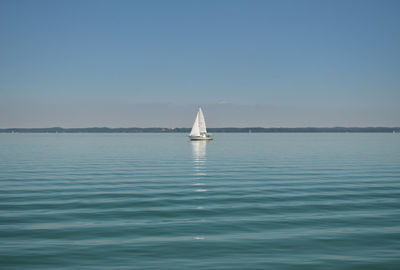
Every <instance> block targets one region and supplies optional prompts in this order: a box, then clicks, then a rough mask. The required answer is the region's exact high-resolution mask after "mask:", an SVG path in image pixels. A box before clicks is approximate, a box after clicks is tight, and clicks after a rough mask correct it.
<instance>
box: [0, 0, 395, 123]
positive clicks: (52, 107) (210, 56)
mask: <svg viewBox="0 0 400 270" xmlns="http://www.w3.org/2000/svg"><path fill="white" fill-rule="evenodd" d="M399 14H400V1H385V0H379V1H378V0H377V1H367V0H361V1H354V0H345V1H338V0H335V1H320V0H317V1H297V0H293V1H285V0H277V1H267V0H265V1H251V0H248V1H233V0H229V1H218V0H216V1H190V0H189V1H148V0H146V1H111V0H110V1H98V0H96V1H85V0H81V1H71V0H68V1H41V0H36V1H19V0H12V1H6V0H2V1H0V128H7V127H48V126H63V127H83V126H110V127H117V126H124V127H129V126H143V127H146V126H167V127H175V126H186V127H189V126H191V124H192V121H193V119H194V115H195V111H196V106H197V104H201V105H203V106H204V107H205V114H206V120H207V122H208V125H209V126H214V127H220V126H264V127H270V126H286V127H291V126H400V15H399ZM219 103H221V104H219ZM222 103H228V104H222Z"/></svg>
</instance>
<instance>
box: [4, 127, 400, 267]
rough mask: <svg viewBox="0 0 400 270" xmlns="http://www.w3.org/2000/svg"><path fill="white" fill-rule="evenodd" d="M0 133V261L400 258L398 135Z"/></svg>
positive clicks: (309, 262) (230, 263)
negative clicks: (196, 138)
mask: <svg viewBox="0 0 400 270" xmlns="http://www.w3.org/2000/svg"><path fill="white" fill-rule="evenodd" d="M214 137H215V140H214V141H211V142H190V141H188V139H187V137H186V134H0V268H1V269H191V268H193V269H400V135H399V134H364V133H362V134H353V133H342V134H328V133H327V134H324V133H321V134H301V133H297V134H287V133H282V134H271V133H267V134H254V133H253V134H214Z"/></svg>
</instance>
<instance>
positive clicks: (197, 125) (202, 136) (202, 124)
mask: <svg viewBox="0 0 400 270" xmlns="http://www.w3.org/2000/svg"><path fill="white" fill-rule="evenodd" d="M189 138H190V140H191V141H201V140H212V138H211V136H210V134H208V133H207V128H206V120H205V119H204V115H203V111H202V109H201V108H200V107H199V111H198V112H197V115H196V119H195V120H194V123H193V127H192V131H190V135H189Z"/></svg>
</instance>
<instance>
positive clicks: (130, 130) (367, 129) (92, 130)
mask: <svg viewBox="0 0 400 270" xmlns="http://www.w3.org/2000/svg"><path fill="white" fill-rule="evenodd" d="M207 131H209V132H211V133H222V132H225V133H250V132H251V133H253V132H254V133H322V132H324V133H325V132H329V133H345V132H352V133H378V132H380V133H382V132H384V133H393V132H396V133H400V127H302V128H262V127H248V128H234V127H225V128H208V129H207ZM188 132H190V128H159V127H156V128H137V127H133V128H107V127H93V128H61V127H52V128H5V129H0V133H188Z"/></svg>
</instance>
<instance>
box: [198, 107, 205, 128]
mask: <svg viewBox="0 0 400 270" xmlns="http://www.w3.org/2000/svg"><path fill="white" fill-rule="evenodd" d="M197 116H198V118H199V130H200V134H203V133H207V128H206V120H205V119H204V115H203V110H202V109H201V108H199V112H198V113H197Z"/></svg>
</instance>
